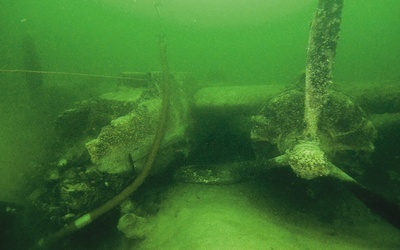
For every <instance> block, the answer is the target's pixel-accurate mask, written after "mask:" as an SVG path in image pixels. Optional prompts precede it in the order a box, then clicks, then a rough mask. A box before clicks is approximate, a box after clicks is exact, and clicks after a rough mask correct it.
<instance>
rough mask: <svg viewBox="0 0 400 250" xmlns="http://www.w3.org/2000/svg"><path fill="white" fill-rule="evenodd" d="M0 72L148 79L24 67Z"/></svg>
mask: <svg viewBox="0 0 400 250" xmlns="http://www.w3.org/2000/svg"><path fill="white" fill-rule="evenodd" d="M0 72H5V73H34V74H47V75H69V76H85V77H98V78H111V79H129V80H142V81H148V79H144V78H133V77H126V76H107V75H94V74H84V73H71V72H56V71H39V70H24V69H0Z"/></svg>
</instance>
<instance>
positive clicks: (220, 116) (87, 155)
mask: <svg viewBox="0 0 400 250" xmlns="http://www.w3.org/2000/svg"><path fill="white" fill-rule="evenodd" d="M342 4H343V3H342V1H341V0H334V1H327V0H320V1H319V5H318V8H317V11H316V15H315V18H314V21H313V24H312V27H311V33H310V41H309V49H308V59H307V66H306V72H305V77H304V78H302V79H303V80H302V81H299V82H297V83H296V84H294V86H291V88H286V89H285V90H282V89H279V87H277V86H272V85H258V86H224V87H219V86H201V85H199V84H196V83H195V82H194V79H193V78H192V77H190V75H189V74H187V73H170V72H169V70H168V67H167V63H166V57H163V56H165V44H164V43H163V42H165V41H161V43H160V47H161V51H162V53H161V54H162V62H163V71H162V72H152V73H125V76H127V77H129V78H131V80H124V81H122V82H121V83H120V86H119V91H117V92H112V93H108V94H104V95H102V96H99V97H98V98H93V99H90V100H85V101H82V102H79V103H77V104H76V107H75V108H73V109H69V110H66V111H64V112H63V113H62V114H61V115H60V116H59V118H58V120H57V124H56V130H57V134H58V144H57V145H58V146H57V159H56V160H55V161H54V162H52V163H49V164H48V171H47V174H46V177H45V180H44V183H43V185H41V186H40V187H38V188H37V189H36V190H35V191H34V192H33V193H32V194H31V201H32V202H33V203H34V204H35V205H36V206H37V207H38V208H40V210H42V211H44V213H45V214H46V215H47V217H48V218H49V219H50V220H51V221H53V222H55V223H56V224H58V225H60V226H63V225H66V224H67V225H68V226H66V227H64V228H63V229H62V230H61V231H60V232H58V233H55V234H53V235H50V236H49V237H48V238H44V239H42V241H41V242H39V244H40V245H48V244H51V243H52V242H53V241H56V240H58V239H60V238H62V237H64V236H66V235H68V234H69V233H71V232H73V231H76V230H77V229H80V228H82V227H84V226H86V225H87V224H89V223H91V222H92V220H94V219H95V218H97V217H99V216H100V215H101V214H102V213H103V212H107V211H109V210H111V209H112V208H113V207H115V206H116V205H118V204H120V203H121V202H122V201H125V202H124V203H123V205H122V217H121V219H120V222H119V225H118V229H119V230H121V231H122V232H123V233H124V234H125V235H126V236H127V237H128V238H131V239H143V238H145V237H146V232H147V230H150V229H149V226H148V223H147V219H146V216H147V215H148V214H150V213H155V212H156V211H157V208H156V207H151V206H148V207H147V210H148V211H146V212H144V210H145V209H144V208H143V205H142V207H141V205H134V204H135V202H132V201H131V202H130V201H126V199H127V198H128V196H129V195H130V193H131V192H132V191H134V190H136V189H137V187H138V186H140V184H142V182H143V181H144V178H146V177H147V174H150V175H151V176H153V177H154V178H159V179H163V178H164V179H165V178H167V177H168V178H169V177H171V176H172V177H171V178H172V180H174V181H182V182H192V183H206V184H223V183H234V182H239V181H242V180H244V179H246V178H251V177H252V176H253V175H254V173H258V172H264V171H266V170H268V169H270V168H276V167H284V166H290V167H291V169H292V170H293V171H294V172H295V173H296V175H297V176H298V177H300V178H303V179H305V180H311V179H314V178H318V177H324V176H330V177H333V178H336V179H339V180H340V181H343V182H344V183H346V185H348V186H349V189H350V190H351V191H352V192H354V193H355V194H356V195H357V196H358V197H359V198H360V199H361V200H363V201H364V202H365V203H366V204H367V205H368V206H370V207H371V208H372V209H373V210H374V211H376V212H377V213H380V214H381V215H382V216H383V217H384V218H386V219H387V220H388V221H389V222H391V223H392V224H393V225H395V226H397V227H400V221H399V216H398V214H397V215H396V211H398V210H397V209H398V206H397V205H396V204H395V202H391V201H389V200H386V199H385V198H383V197H381V196H379V195H377V194H376V193H374V192H371V191H370V190H369V189H368V188H366V187H365V186H364V185H367V184H364V185H361V184H360V183H359V182H358V181H356V180H365V179H367V178H366V176H367V175H368V173H366V171H367V169H365V167H364V166H365V165H367V162H368V161H369V160H370V157H371V153H372V152H373V151H374V148H375V147H376V141H377V140H383V139H384V138H387V137H385V135H387V134H388V133H390V131H393V129H394V128H395V127H398V126H399V124H400V117H399V115H398V113H399V112H400V99H399V96H400V93H399V90H398V89H397V88H396V86H395V84H393V85H390V84H387V85H386V87H385V88H381V87H380V85H374V86H373V88H370V86H366V85H365V89H362V90H357V91H354V90H355V89H356V87H357V88H359V86H354V89H352V88H353V87H352V86H342V85H340V84H337V86H335V87H334V88H331V83H332V69H333V63H334V57H335V53H336V45H337V42H338V33H339V27H340V23H341V9H342ZM166 82H167V83H166ZM165 84H168V85H169V86H168V91H166V88H165V86H164V85H165ZM194 86H197V87H194ZM392 87H393V89H389V88H392ZM376 90H377V91H376ZM345 93H347V94H350V93H351V97H349V96H348V95H346V94H345ZM166 95H168V98H167V99H166V97H165V96H166ZM379 95H382V97H383V98H380V96H379ZM387 96H390V97H389V98H386V97H387ZM165 105H166V106H165ZM377 107H382V108H381V109H379V110H378V109H377ZM386 107H390V109H391V111H388V110H386V109H385V108H386ZM393 110H394V111H393ZM367 113H370V114H375V115H373V116H368V115H367ZM389 113H392V114H389ZM163 114H164V115H163ZM382 114H384V115H382ZM160 119H161V120H160ZM163 120H164V122H163ZM160 123H162V124H163V125H162V128H160ZM160 129H161V130H162V131H160ZM227 131H229V132H227ZM160 133H161V134H160ZM207 134H208V135H210V134H211V135H218V134H219V135H220V137H219V139H220V142H219V143H220V144H219V145H222V146H223V145H225V144H230V143H233V142H232V141H230V140H231V139H232V137H235V139H238V138H240V139H241V140H237V141H236V144H237V145H240V146H241V147H243V148H245V149H244V150H245V151H246V153H243V152H235V151H231V152H229V153H228V155H229V154H230V155H229V156H232V155H235V156H236V158H235V159H234V162H232V161H230V162H222V163H221V158H220V159H219V162H212V161H204V162H202V163H208V164H209V165H204V164H200V165H195V164H199V162H198V161H197V162H196V161H195V162H192V163H191V162H190V161H189V160H187V159H195V158H196V157H197V158H199V157H201V156H195V157H194V156H193V155H196V154H197V153H198V152H197V151H198V150H200V149H201V148H202V146H201V144H202V143H204V141H207V136H206V135H207ZM377 134H380V135H381V138H380V139H377ZM382 136H383V137H382ZM157 138H158V139H157ZM157 140H158V145H157V150H156V151H153V148H154V147H155V146H154V145H156V144H155V142H154V141H157ZM213 140H214V141H215V140H216V138H213ZM233 144H235V143H233ZM199 145H200V146H199ZM374 145H375V146H374ZM380 146H381V147H383V148H385V145H383V143H380ZM238 148H239V146H238ZM231 149H232V148H231ZM214 150H215V149H212V150H209V151H208V153H210V154H212V153H215V152H211V151H214ZM219 150H221V154H223V153H222V151H224V150H225V149H224V148H220V149H219ZM383 150H386V149H380V151H383ZM226 151H229V150H225V152H226ZM250 151H251V152H250ZM149 152H150V153H149ZM206 152H207V151H206ZM248 152H250V153H248ZM203 153H204V152H203ZM149 154H150V156H149ZM203 156H204V155H203ZM149 158H150V161H151V162H150V167H149ZM181 163H185V164H187V166H179V164H181ZM188 163H189V164H188ZM191 164H192V165H191ZM380 171H385V175H387V176H390V178H389V180H390V181H391V182H392V183H393V185H397V186H398V185H400V178H399V176H400V172H399V170H398V169H395V168H393V167H391V166H388V168H387V169H385V170H383V169H380ZM143 172H145V173H144V174H143ZM170 172H173V174H169V173H170ZM166 173H168V174H166ZM350 176H351V177H350ZM138 179H139V181H137V182H136V183H135V180H138ZM389 180H388V181H389ZM130 183H133V185H132V184H130ZM126 187H128V188H126ZM127 189H129V190H128V191H127ZM380 191H382V190H380ZM390 192H391V191H388V192H387V193H385V195H387V196H390V197H392V196H393V193H390ZM121 193H122V194H123V196H122V197H120V198H115V197H119V195H121ZM372 200H373V201H372ZM376 200H378V201H379V202H382V203H381V204H379V205H380V206H381V207H377V205H378V204H376V203H374V202H376ZM88 211H93V212H89V213H88ZM99 211H101V212H99Z"/></svg>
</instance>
